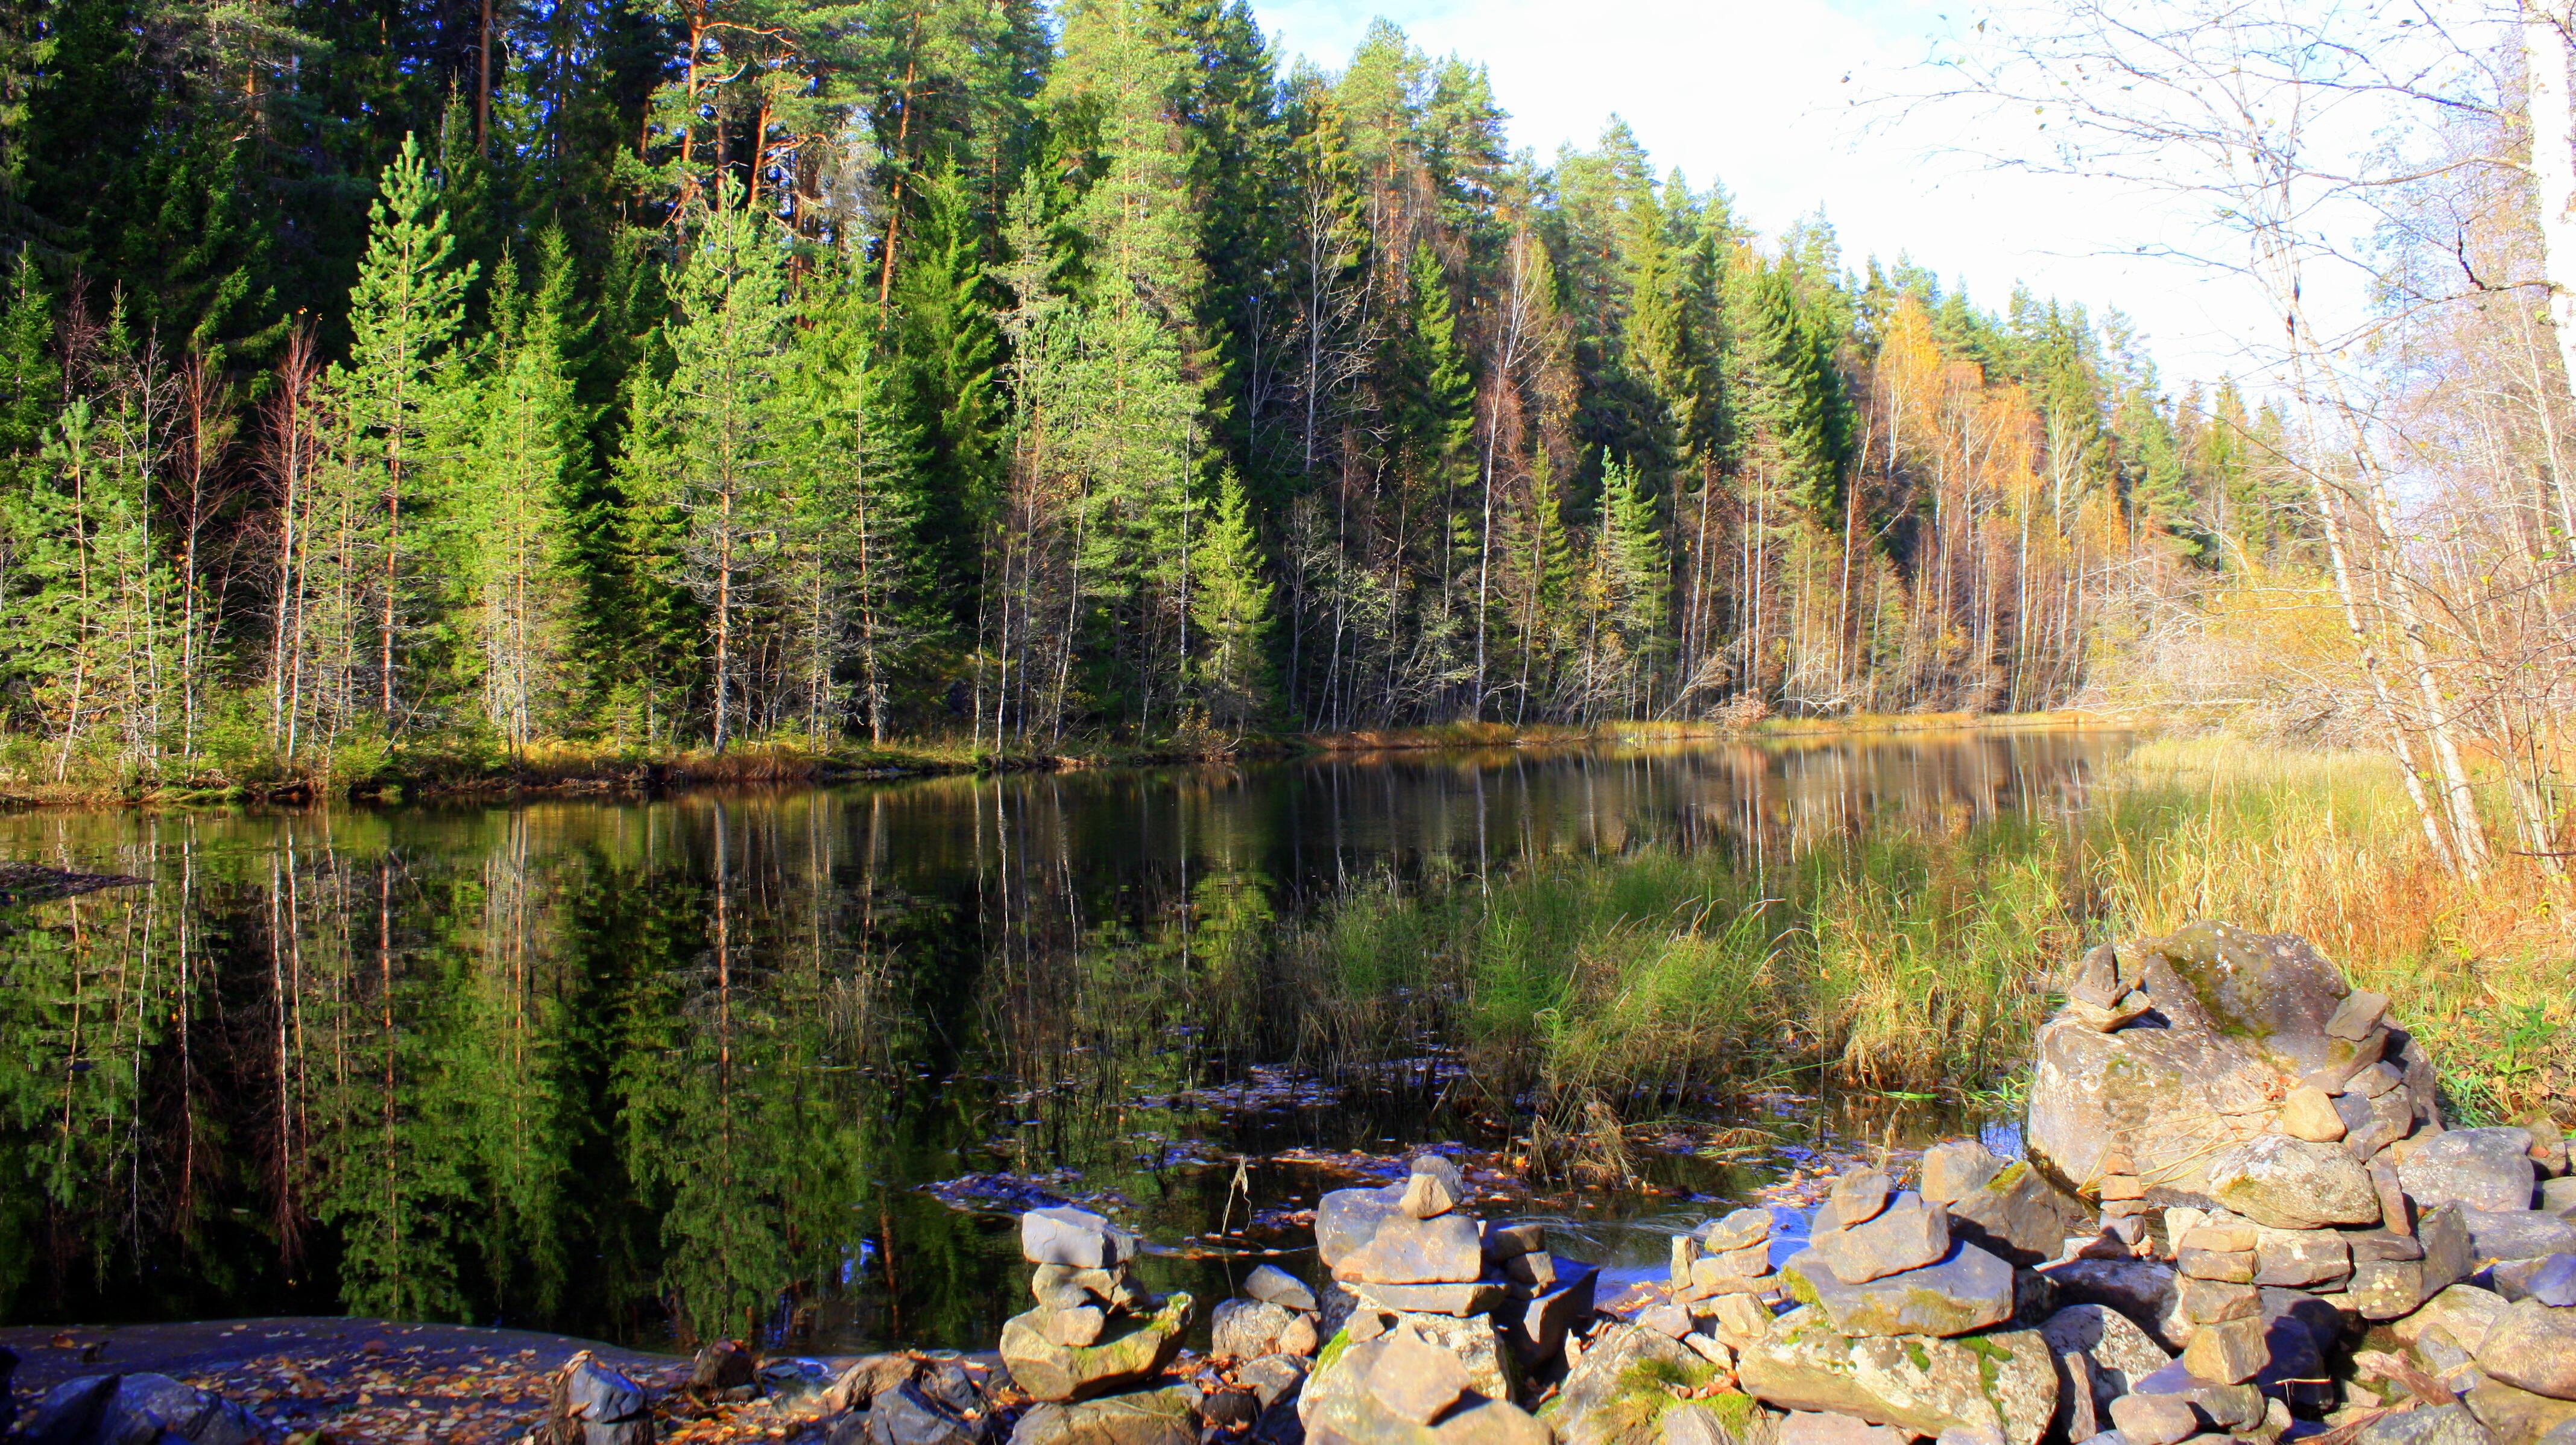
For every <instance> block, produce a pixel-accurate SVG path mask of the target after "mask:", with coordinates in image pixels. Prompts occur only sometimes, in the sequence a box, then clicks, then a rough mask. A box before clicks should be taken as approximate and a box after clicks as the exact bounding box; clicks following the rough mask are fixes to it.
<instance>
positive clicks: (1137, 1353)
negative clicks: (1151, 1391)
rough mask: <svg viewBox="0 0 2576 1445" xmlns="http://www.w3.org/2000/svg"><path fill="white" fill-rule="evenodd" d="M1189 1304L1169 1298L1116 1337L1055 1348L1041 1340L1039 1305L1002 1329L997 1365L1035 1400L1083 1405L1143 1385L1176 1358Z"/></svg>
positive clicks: (1179, 1297) (1042, 1318) (1044, 1315)
mask: <svg viewBox="0 0 2576 1445" xmlns="http://www.w3.org/2000/svg"><path fill="white" fill-rule="evenodd" d="M1191 1312H1192V1302H1191V1300H1190V1297H1189V1296H1188V1295H1185V1294H1175V1295H1173V1296H1171V1297H1170V1298H1168V1299H1166V1300H1165V1301H1164V1302H1163V1307H1162V1308H1161V1309H1160V1310H1157V1311H1155V1312H1154V1314H1153V1315H1152V1316H1151V1317H1149V1318H1147V1319H1143V1320H1139V1321H1133V1322H1127V1321H1122V1322H1121V1323H1122V1324H1128V1326H1129V1327H1128V1328H1126V1329H1125V1330H1124V1331H1123V1332H1122V1333H1119V1334H1117V1335H1114V1336H1111V1337H1109V1338H1107V1339H1103V1340H1101V1341H1100V1342H1098V1343H1097V1344H1091V1345H1061V1344H1058V1343H1056V1342H1055V1340H1054V1339H1052V1338H1051V1337H1049V1335H1048V1334H1047V1329H1046V1324H1047V1315H1048V1313H1049V1311H1048V1310H1047V1308H1046V1307H1045V1306H1043V1305H1041V1306H1039V1307H1038V1308H1036V1309H1033V1310H1030V1311H1029V1312H1028V1313H1026V1314H1019V1315H1013V1316H1011V1318H1010V1319H1008V1320H1006V1321H1004V1322H1003V1325H1002V1363H1003V1364H1004V1365H1006V1366H1008V1367H1009V1368H1010V1371H1011V1379H1012V1381H1013V1382H1014V1383H1016V1384H1017V1385H1018V1386H1019V1387H1020V1388H1021V1389H1023V1390H1025V1391H1027V1392H1028V1393H1029V1395H1030V1397H1031V1398H1033V1399H1038V1400H1058V1401H1062V1400H1088V1399H1092V1398H1095V1397H1097V1396H1100V1395H1106V1394H1110V1393H1113V1392H1115V1391H1119V1390H1124V1389H1127V1388H1128V1387H1130V1386H1133V1385H1140V1384H1143V1383H1144V1382H1145V1381H1147V1380H1150V1379H1152V1378H1153V1377H1154V1376H1155V1375H1158V1374H1160V1373H1162V1370H1163V1367H1164V1366H1166V1365H1169V1364H1170V1363H1171V1362H1172V1357H1173V1356H1175V1355H1177V1354H1179V1353H1180V1349H1181V1332H1182V1331H1183V1330H1186V1329H1188V1328H1189V1324H1190V1316H1191Z"/></svg>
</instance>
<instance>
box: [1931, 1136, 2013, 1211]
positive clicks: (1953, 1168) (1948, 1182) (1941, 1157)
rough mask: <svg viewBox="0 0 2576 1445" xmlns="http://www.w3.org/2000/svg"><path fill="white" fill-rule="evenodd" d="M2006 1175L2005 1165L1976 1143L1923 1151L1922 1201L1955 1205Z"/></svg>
mask: <svg viewBox="0 0 2576 1445" xmlns="http://www.w3.org/2000/svg"><path fill="white" fill-rule="evenodd" d="M2002 1172H2004V1161H2003V1160H2002V1159H1999V1158H1997V1157H1996V1156H1995V1153H1994V1151H1993V1150H1991V1149H1988V1148H1987V1147H1986V1146H1985V1145H1984V1144H1983V1143H1982V1142H1980V1141H1978V1140H1975V1139H1953V1140H1950V1141H1949V1142H1948V1143H1945V1144H1935V1145H1933V1146H1932V1147H1931V1148H1929V1149H1926V1150H1924V1151H1923V1171H1922V1184H1921V1185H1920V1186H1919V1187H1920V1188H1921V1190H1922V1193H1923V1197H1924V1198H1926V1199H1931V1200H1937V1201H1938V1202H1940V1203H1943V1204H1955V1203H1957V1202H1958V1201H1960V1200H1962V1199H1965V1198H1967V1197H1968V1196H1969V1195H1971V1194H1974V1193H1976V1192H1977V1191H1978V1190H1980V1189H1983V1188H1985V1187H1986V1184H1987V1183H1988V1181H1990V1180H1992V1179H1993V1178H1994V1177H1995V1176H1996V1175H1998V1174H2001V1173H2002Z"/></svg>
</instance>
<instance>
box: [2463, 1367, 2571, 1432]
mask: <svg viewBox="0 0 2576 1445" xmlns="http://www.w3.org/2000/svg"><path fill="white" fill-rule="evenodd" d="M2460 1400H2461V1403H2463V1404H2465V1405H2467V1406H2468V1407H2469V1413H2470V1414H2472V1415H2475V1416H2477V1417H2478V1423H2479V1424H2481V1425H2484V1426H2486V1427H2487V1429H2488V1430H2489V1431H2491V1432H2493V1433H2494V1435H2495V1437H2496V1438H2497V1439H2499V1440H2503V1441H2522V1440H2532V1441H2546V1440H2547V1439H2548V1438H2549V1436H2550V1433H2551V1432H2552V1431H2557V1432H2560V1433H2562V1434H2564V1435H2565V1436H2566V1437H2567V1439H2568V1440H2569V1441H2570V1442H2576V1400H2553V1399H2551V1398H2549V1397H2548V1396H2547V1395H2535V1394H2533V1393H2532V1392H2530V1391H2529V1390H2518V1389H2515V1388H2514V1387H2513V1386H2511V1385H2507V1384H2504V1383H2502V1382H2500V1381H2496V1380H2489V1379H2484V1378H2481V1379H2479V1380H2478V1381H2477V1383H2475V1384H2473V1385H2471V1386H2469V1387H2468V1388H2467V1389H2465V1390H2462V1391H2461V1392H2460Z"/></svg>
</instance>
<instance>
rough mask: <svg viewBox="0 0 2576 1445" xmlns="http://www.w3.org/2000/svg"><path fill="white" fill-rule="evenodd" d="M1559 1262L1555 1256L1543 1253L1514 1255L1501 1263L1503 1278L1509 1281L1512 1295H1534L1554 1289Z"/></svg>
mask: <svg viewBox="0 0 2576 1445" xmlns="http://www.w3.org/2000/svg"><path fill="white" fill-rule="evenodd" d="M1560 1262H1561V1261H1559V1260H1558V1259H1557V1257H1556V1256H1555V1255H1552V1254H1549V1253H1546V1252H1545V1251H1541V1252H1539V1253H1536V1254H1516V1255H1513V1256H1512V1257H1511V1258H1509V1259H1507V1260H1504V1261H1503V1278H1505V1279H1507V1280H1509V1281H1511V1284H1512V1286H1514V1288H1513V1290H1512V1292H1513V1293H1514V1294H1522V1293H1532V1294H1535V1293H1540V1292H1544V1291H1546V1290H1552V1289H1554V1288H1556V1280H1557V1272H1558V1271H1557V1267H1558V1265H1559V1264H1560Z"/></svg>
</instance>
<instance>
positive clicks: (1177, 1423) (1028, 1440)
mask: <svg viewBox="0 0 2576 1445" xmlns="http://www.w3.org/2000/svg"><path fill="white" fill-rule="evenodd" d="M1198 1409H1199V1392H1198V1389H1197V1388H1196V1387H1195V1386H1191V1385H1167V1386H1165V1387H1164V1388H1162V1389H1159V1390H1136V1391H1132V1392H1130V1393H1128V1394H1124V1395H1110V1396H1108V1397H1106V1398H1103V1399H1098V1400H1080V1401H1074V1402H1070V1403H1068V1402H1062V1401H1046V1402H1042V1403H1040V1404H1037V1405H1034V1406H1032V1407H1030V1409H1029V1411H1028V1412H1027V1413H1026V1414H1024V1415H1022V1416H1020V1423H1019V1424H1018V1425H1017V1426H1016V1427H1014V1428H1013V1429H1012V1431H1011V1442H1010V1445H1198V1438H1199V1428H1198Z"/></svg>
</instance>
